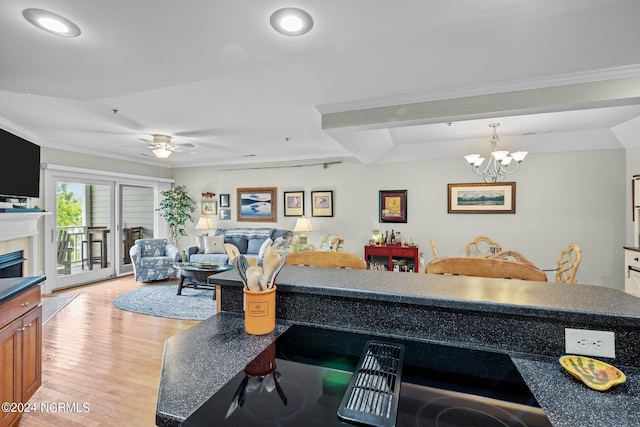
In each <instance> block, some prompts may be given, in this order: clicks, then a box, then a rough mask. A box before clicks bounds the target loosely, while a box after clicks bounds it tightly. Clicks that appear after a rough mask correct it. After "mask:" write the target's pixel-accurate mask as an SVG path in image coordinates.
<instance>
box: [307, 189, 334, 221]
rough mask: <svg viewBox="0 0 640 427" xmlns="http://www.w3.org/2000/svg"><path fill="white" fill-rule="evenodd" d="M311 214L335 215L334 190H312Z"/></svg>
mask: <svg viewBox="0 0 640 427" xmlns="http://www.w3.org/2000/svg"><path fill="white" fill-rule="evenodd" d="M311 216H333V191H312V192H311Z"/></svg>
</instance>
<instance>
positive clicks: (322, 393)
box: [180, 325, 551, 427]
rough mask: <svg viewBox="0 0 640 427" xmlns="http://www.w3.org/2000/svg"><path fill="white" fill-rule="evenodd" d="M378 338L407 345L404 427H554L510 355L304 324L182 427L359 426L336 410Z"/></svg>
mask: <svg viewBox="0 0 640 427" xmlns="http://www.w3.org/2000/svg"><path fill="white" fill-rule="evenodd" d="M372 338H375V339H376V340H377V341H382V342H386V343H395V344H401V345H402V346H404V363H403V365H402V376H401V383H400V394H399V400H398V407H397V417H396V418H395V425H396V426H398V427H405V426H406V427H408V426H412V427H413V426H416V427H426V426H434V427H471V426H474V427H494V426H496V427H498V426H499V427H505V426H509V427H550V426H551V424H550V422H549V420H548V418H547V417H546V415H545V414H544V412H543V411H542V409H541V408H540V406H539V404H538V402H537V401H536V399H535V397H534V396H533V394H532V393H531V391H530V390H529V388H528V387H527V385H526V383H525V382H524V380H523V379H522V377H521V376H520V373H519V372H518V370H517V368H516V367H515V365H514V364H513V362H512V361H511V359H510V357H509V356H507V355H505V354H502V353H496V352H489V351H481V350H472V349H466V348H461V347H454V346H446V345H440V344H432V343H425V342H418V341H411V340H403V339H397V338H388V337H377V336H372V335H367V334H359V333H352V332H345V331H337V330H333V329H325V328H320V327H311V326H300V325H295V326H292V327H290V328H289V329H288V330H287V331H286V332H285V333H284V334H282V335H281V336H280V337H279V338H277V339H276V341H275V342H273V343H272V344H271V345H270V346H269V347H268V348H267V349H266V350H264V351H263V352H262V353H261V354H260V355H258V356H257V357H256V358H255V359H254V360H253V361H252V362H251V363H249V364H248V365H247V366H246V367H245V369H243V370H242V371H240V372H238V374H237V375H236V376H235V377H234V378H232V379H231V380H230V381H229V382H228V383H227V384H225V385H224V386H223V387H222V388H221V389H220V390H218V391H217V392H216V393H215V394H214V395H213V396H212V397H211V398H210V399H209V400H208V401H207V402H205V403H204V404H203V405H202V406H201V407H200V408H199V409H197V410H196V411H195V412H194V413H193V414H191V415H190V416H189V417H188V418H187V419H186V420H185V421H184V422H183V423H182V424H180V425H181V426H183V427H204V426H237V427H251V426H282V427H284V426H292V427H293V426H295V427H330V426H343V427H344V426H351V425H355V424H353V423H352V422H350V421H343V420H341V419H340V418H339V417H338V416H337V412H338V409H339V407H340V404H341V401H342V398H343V396H344V395H345V392H346V391H347V389H348V386H349V382H350V380H351V377H352V374H353V372H354V370H355V368H356V366H357V365H358V360H359V359H360V356H361V354H362V350H363V348H364V347H365V346H366V345H367V342H368V341H369V340H371V339H372Z"/></svg>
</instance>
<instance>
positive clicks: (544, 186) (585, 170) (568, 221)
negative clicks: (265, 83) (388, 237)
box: [172, 150, 640, 289]
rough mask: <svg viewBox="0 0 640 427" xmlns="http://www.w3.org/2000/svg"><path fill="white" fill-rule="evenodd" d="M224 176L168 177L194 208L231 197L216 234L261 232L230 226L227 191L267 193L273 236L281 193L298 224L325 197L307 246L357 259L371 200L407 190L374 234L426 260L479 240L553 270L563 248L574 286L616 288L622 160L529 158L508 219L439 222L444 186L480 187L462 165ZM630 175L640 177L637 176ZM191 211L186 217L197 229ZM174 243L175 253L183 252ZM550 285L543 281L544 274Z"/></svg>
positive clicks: (617, 156)
mask: <svg viewBox="0 0 640 427" xmlns="http://www.w3.org/2000/svg"><path fill="white" fill-rule="evenodd" d="M265 166H266V168H264V169H259V168H253V169H247V170H230V169H232V168H231V167H224V168H223V167H220V168H216V167H200V168H179V169H173V170H172V176H173V178H175V180H176V185H185V186H186V187H187V190H188V191H189V193H190V195H191V196H192V197H193V198H194V199H195V200H196V201H198V202H199V201H200V193H202V192H206V191H210V192H214V193H216V195H219V194H221V193H229V194H230V195H231V209H232V216H231V218H232V219H231V221H219V220H218V221H217V226H218V227H220V228H229V227H234V226H264V225H266V224H265V223H248V222H242V223H239V224H238V223H237V222H236V212H237V209H236V188H239V187H277V188H278V199H277V222H276V223H267V224H268V225H269V226H274V227H277V228H287V229H292V228H293V226H294V224H295V218H294V217H285V216H284V215H283V194H282V193H283V192H284V191H300V190H304V191H305V214H306V215H307V216H309V217H311V207H310V192H311V191H323V190H332V191H333V192H334V194H333V195H334V216H333V217H332V218H320V217H311V222H312V225H313V227H314V231H313V232H311V233H309V234H308V236H309V242H310V243H313V244H315V245H319V244H320V242H321V240H322V237H323V236H324V235H325V234H328V233H337V234H341V235H342V236H344V238H345V245H344V250H345V251H347V252H353V253H356V254H358V255H359V256H363V255H364V253H363V245H364V244H366V242H367V241H368V239H369V237H370V235H371V230H372V228H373V227H374V225H376V224H377V223H378V192H379V190H405V189H406V190H408V196H407V200H408V215H407V216H408V222H407V223H406V224H381V225H380V226H381V230H382V231H386V230H389V231H390V230H391V229H394V230H396V231H400V232H401V233H402V234H403V235H409V236H411V237H412V238H413V239H414V241H415V242H416V243H417V244H418V245H419V246H420V248H421V251H424V253H425V258H426V259H427V260H430V259H431V249H430V244H429V242H430V240H431V239H433V240H435V242H436V244H437V246H438V251H439V253H440V256H441V257H442V256H458V255H464V250H465V245H466V243H467V242H468V241H469V240H471V239H473V238H474V237H476V236H478V235H487V236H489V237H491V238H492V239H494V240H496V241H498V242H499V243H501V244H502V248H503V249H515V250H518V251H520V252H522V253H523V254H524V255H525V256H527V257H528V258H530V259H531V260H532V261H533V262H534V263H535V264H536V265H537V266H539V267H540V268H553V267H554V266H555V265H556V262H557V257H558V254H559V252H560V250H562V249H563V248H565V247H566V246H568V245H569V244H571V243H577V244H578V245H580V247H581V248H582V264H581V265H580V268H579V270H578V281H579V282H581V283H586V284H595V285H603V286H608V287H612V288H617V289H623V288H624V278H623V270H624V261H623V250H622V247H623V246H624V245H625V244H626V243H627V242H626V239H627V238H628V236H627V234H628V231H627V225H626V223H627V220H626V211H627V210H628V209H627V203H628V202H627V189H626V185H625V183H626V180H627V175H626V169H627V164H626V160H625V150H605V151H585V152H572V153H553V154H529V156H528V157H527V159H526V160H525V162H524V163H523V165H522V168H521V169H520V171H519V172H518V173H516V174H515V175H511V176H510V177H509V178H508V179H507V180H510V181H515V182H516V213H515V214H448V213H447V184H448V183H468V182H480V179H479V177H477V176H476V175H474V174H473V173H472V172H471V170H470V168H469V167H468V165H467V164H466V162H465V161H464V159H450V160H437V161H421V162H409V163H388V164H373V165H362V164H360V163H358V162H356V161H355V160H351V159H346V160H343V163H341V164H337V165H329V166H328V167H327V168H326V169H325V168H323V167H322V166H321V165H320V166H309V167H282V168H273V165H265ZM638 170H639V171H640V168H639V169H638ZM198 216H199V206H198V210H197V211H196V212H195V213H194V218H193V219H194V222H197V219H198ZM194 225H195V224H190V225H188V227H187V229H188V230H190V236H189V238H181V240H180V245H181V246H182V247H184V246H187V245H191V244H193V243H192V242H193V237H192V236H193V235H195V233H194V230H193V227H194ZM549 275H550V279H551V280H553V275H552V273H550V274H549Z"/></svg>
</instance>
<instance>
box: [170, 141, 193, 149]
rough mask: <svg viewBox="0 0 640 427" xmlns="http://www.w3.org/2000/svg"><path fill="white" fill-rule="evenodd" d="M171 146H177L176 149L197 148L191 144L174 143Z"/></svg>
mask: <svg viewBox="0 0 640 427" xmlns="http://www.w3.org/2000/svg"><path fill="white" fill-rule="evenodd" d="M171 145H175V146H176V147H183V148H193V147H195V145H193V144H192V143H190V142H172V143H171Z"/></svg>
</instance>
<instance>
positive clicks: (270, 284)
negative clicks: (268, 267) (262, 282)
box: [267, 254, 287, 288]
mask: <svg viewBox="0 0 640 427" xmlns="http://www.w3.org/2000/svg"><path fill="white" fill-rule="evenodd" d="M286 259H287V256H286V255H285V254H282V255H280V262H278V265H277V266H276V267H275V268H274V269H273V271H272V272H271V277H269V278H268V279H267V286H268V287H270V288H271V287H273V285H275V284H276V277H278V273H280V270H281V269H282V266H283V265H284V262H285V260H286Z"/></svg>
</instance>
